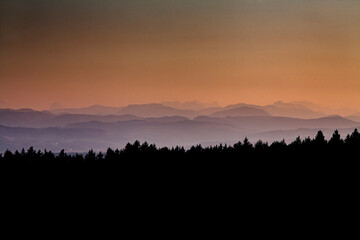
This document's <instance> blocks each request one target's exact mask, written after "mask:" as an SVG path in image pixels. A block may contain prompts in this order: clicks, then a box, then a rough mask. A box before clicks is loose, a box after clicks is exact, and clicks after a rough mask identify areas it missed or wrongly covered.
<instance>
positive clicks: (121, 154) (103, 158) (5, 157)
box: [0, 129, 360, 164]
mask: <svg viewBox="0 0 360 240" xmlns="http://www.w3.org/2000/svg"><path fill="white" fill-rule="evenodd" d="M359 149H360V133H359V132H358V130H357V129H355V130H354V131H353V132H352V133H351V134H348V135H347V136H346V138H345V139H342V138H341V136H340V134H339V132H338V131H337V130H336V131H335V132H334V133H333V135H332V137H331V138H330V139H329V140H326V139H325V137H324V135H323V133H322V131H318V133H317V134H316V136H315V137H314V138H313V139H311V138H310V137H307V138H305V139H301V138H300V137H297V138H296V139H295V140H294V141H293V142H292V143H290V144H286V142H285V140H283V141H275V142H273V143H271V144H268V143H267V142H263V141H261V140H259V141H258V142H256V143H255V144H252V143H250V142H249V140H248V139H247V138H245V139H244V140H243V141H239V142H237V143H236V144H234V145H232V146H230V145H226V144H225V145H222V144H220V145H217V146H210V147H202V146H201V145H196V146H192V147H191V148H190V149H187V150H186V149H184V147H172V148H168V147H162V148H157V147H156V145H155V144H148V143H147V142H144V143H142V144H141V143H140V142H139V141H135V142H134V143H132V144H131V143H128V144H127V145H126V146H125V148H124V149H121V150H119V149H116V150H113V149H111V148H109V149H108V150H107V151H106V152H104V153H103V152H99V153H96V152H95V151H93V150H90V151H89V152H88V153H87V154H84V155H83V154H67V153H66V152H65V151H64V150H62V151H61V152H60V153H58V154H54V153H53V152H51V151H47V150H45V151H40V150H38V151H35V150H34V148H33V147H30V148H29V149H28V150H25V149H22V150H21V151H20V152H19V151H15V152H11V151H9V150H7V151H6V152H4V153H3V154H2V153H0V161H1V162H2V163H11V162H18V163H27V164H29V163H33V164H35V163H42V162H43V163H49V162H62V163H68V164H72V163H73V164H96V163H101V162H114V161H120V160H130V159H133V160H135V159H137V160H150V159H157V160H169V161H171V160H204V159H208V160H211V159H237V160H241V159H245V160H246V159H260V160H265V159H270V158H273V159H290V158H293V159H299V158H301V159H303V160H307V159H310V158H314V157H316V158H317V159H318V160H323V159H324V158H328V160H330V159H334V158H335V157H336V158H338V157H349V156H351V155H353V154H357V153H358V150H359Z"/></svg>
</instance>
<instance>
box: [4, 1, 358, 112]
mask: <svg viewBox="0 0 360 240" xmlns="http://www.w3.org/2000/svg"><path fill="white" fill-rule="evenodd" d="M0 84H1V85H0V107H13V108H20V107H31V108H34V109H48V108H49V106H50V105H51V104H52V103H53V102H59V103H61V104H62V105H64V106H66V107H71V106H73V107H79V106H87V105H92V104H103V105H112V106H122V105H126V104H130V103H147V102H161V101H172V100H178V101H189V100H200V101H208V102H212V101H217V102H218V103H220V104H222V105H225V104H231V103H236V102H248V103H255V104H268V103H272V102H274V101H277V100H283V101H292V100H307V101H312V102H314V103H318V104H322V105H324V106H330V107H336V108H338V107H352V108H357V109H359V110H360V98H359V96H360V1H352V0H341V1H335V0H328V1H321V0H314V1H306V0H293V1H288V0H272V1H270V0H269V1H254V0H251V1H250V0H244V1H235V0H228V1H224V0H223V1H220V0H197V1H189V0H153V1H146V0H131V1H130V0H123V1H112V0H103V1H100V0H88V1H82V0H72V1H70V0H61V1H60V0H58V1H55V0H54V1H45V0H42V1H41V0H34V1H26V0H18V1H13V0H9V1H4V0H0Z"/></svg>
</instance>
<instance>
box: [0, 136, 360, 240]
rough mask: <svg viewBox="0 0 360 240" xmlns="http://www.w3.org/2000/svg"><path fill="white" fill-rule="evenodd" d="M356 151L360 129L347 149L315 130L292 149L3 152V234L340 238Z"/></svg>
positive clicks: (355, 173)
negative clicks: (7, 230)
mask: <svg viewBox="0 0 360 240" xmlns="http://www.w3.org/2000/svg"><path fill="white" fill-rule="evenodd" d="M359 148H360V134H359V133H358V131H357V130H355V131H354V132H353V133H352V134H351V135H348V136H347V137H346V138H345V140H343V139H341V138H340V135H339V134H338V132H335V133H334V134H333V136H332V137H331V139H329V141H327V140H325V138H324V136H323V134H322V132H320V131H319V132H318V134H317V136H316V137H315V138H314V139H310V138H306V139H302V140H301V139H300V138H298V139H296V140H295V141H294V142H293V143H291V144H286V143H285V142H274V143H272V144H271V145H268V144H266V143H263V142H261V141H259V142H258V143H256V144H255V145H252V144H251V143H249V142H248V141H247V139H245V140H244V141H242V142H238V143H236V144H234V145H232V146H223V145H219V146H215V147H207V148H203V147H201V146H199V145H198V146H193V147H192V148H190V149H189V150H185V149H184V148H179V147H177V148H171V149H169V148H166V147H163V148H156V146H155V145H149V144H147V143H143V144H140V143H139V142H135V143H133V144H127V145H126V147H125V148H124V149H121V150H113V149H108V150H107V152H106V153H95V152H94V151H92V150H90V151H89V152H88V153H87V154H86V155H84V156H83V155H79V154H76V155H68V154H66V153H65V152H64V151H62V152H60V153H59V154H56V156H55V155H54V154H53V153H51V152H47V151H44V152H41V151H35V150H34V149H33V148H30V149H28V150H27V151H25V150H23V151H20V152H10V151H6V152H5V153H3V154H1V157H0V170H1V175H0V176H1V182H2V183H3V185H4V188H3V189H2V194H3V201H4V202H3V206H4V208H3V213H2V216H3V218H4V219H6V222H5V223H6V224H5V225H3V227H4V226H5V227H7V226H8V227H15V229H16V226H18V227H19V226H20V227H21V229H22V231H26V232H28V233H29V232H30V233H31V232H32V231H35V232H36V233H38V232H41V233H44V230H41V231H40V229H47V230H51V231H52V233H53V234H54V233H56V232H58V233H59V234H61V233H64V234H66V233H68V231H71V230H76V232H81V234H91V235H93V236H98V235H95V234H100V235H99V236H102V237H106V236H110V235H111V236H114V235H113V234H117V235H116V236H122V235H123V234H125V232H130V233H131V234H132V236H133V237H137V236H138V235H140V234H145V235H146V236H164V237H167V238H171V239H173V238H181V239H183V238H187V237H189V236H194V237H204V236H207V235H211V236H219V237H226V238H227V237H230V236H234V235H235V236H237V237H241V236H244V235H245V234H246V235H247V234H251V235H252V236H253V237H261V236H263V235H266V236H277V237H284V238H285V237H288V236H295V235H296V236H300V237H303V236H304V237H305V236H309V235H310V234H311V235H312V236H325V235H326V236H327V235H332V236H343V237H344V236H347V235H348V234H350V233H351V231H350V229H351V228H352V227H355V225H354V224H355V222H354V221H353V220H352V218H351V216H354V215H355V216H356V215H357V212H358V207H357V189H358V183H359V166H360V164H359ZM355 203H356V204H355ZM35 216H36V217H37V218H40V219H42V221H41V222H38V221H34V218H35ZM14 223H16V224H14ZM22 223H23V224H22ZM40 223H41V227H39V226H38V224H40ZM24 226H25V227H24ZM83 226H85V227H83ZM82 229H83V230H82ZM104 229H106V230H105V231H104ZM84 230H85V231H84ZM14 233H15V234H16V233H17V231H14Z"/></svg>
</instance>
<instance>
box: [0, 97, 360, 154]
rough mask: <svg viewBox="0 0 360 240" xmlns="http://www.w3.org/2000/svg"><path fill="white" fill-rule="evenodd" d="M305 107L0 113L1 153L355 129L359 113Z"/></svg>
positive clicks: (148, 107) (272, 138)
mask: <svg viewBox="0 0 360 240" xmlns="http://www.w3.org/2000/svg"><path fill="white" fill-rule="evenodd" d="M305 105H306V104H302V103H283V102H276V103H274V104H272V105H267V106H258V105H250V104H245V103H239V104H234V105H229V106H226V107H219V106H216V105H215V104H214V105H210V106H209V105H201V104H199V103H196V102H195V103H184V104H180V105H179V104H177V103H168V104H167V105H164V104H142V105H141V104H138V105H129V106H126V107H106V106H101V105H95V106H90V107H87V108H77V109H55V110H51V111H34V110H31V109H19V110H13V109H0V152H3V151H5V150H6V149H10V150H19V149H21V148H23V147H24V148H26V147H30V146H34V147H35V148H38V149H44V148H46V149H48V150H52V151H60V150H61V149H63V148H64V149H65V150H67V151H69V152H84V151H87V150H88V149H90V148H92V149H94V150H97V151H100V150H101V151H104V150H106V148H107V147H112V148H117V147H119V148H120V147H123V146H124V145H125V144H126V143H127V142H132V141H135V140H140V141H148V142H151V143H155V144H157V145H159V146H176V145H181V146H190V145H194V144H198V143H202V144H211V143H214V144H219V143H225V142H227V143H231V142H236V141H239V140H242V139H243V138H245V137H248V138H249V139H250V140H251V141H253V142H255V141H257V140H259V139H262V140H264V141H268V142H272V141H275V140H278V141H280V140H282V139H285V140H287V141H291V140H294V139H295V138H296V137H297V136H299V135H300V136H301V137H307V136H311V137H313V136H314V135H315V134H316V132H317V131H318V130H320V129H321V130H323V131H324V133H325V136H330V135H331V133H332V132H333V131H334V130H335V129H339V130H340V133H342V134H346V133H350V132H352V130H353V129H354V128H357V127H360V114H354V115H349V116H347V117H342V116H336V115H335V116H327V115H325V114H324V113H322V112H320V111H315V110H312V109H309V108H308V106H305ZM176 106H177V107H179V108H176ZM186 107H188V108H189V109H186ZM317 110H320V109H317ZM343 137H345V136H343Z"/></svg>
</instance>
